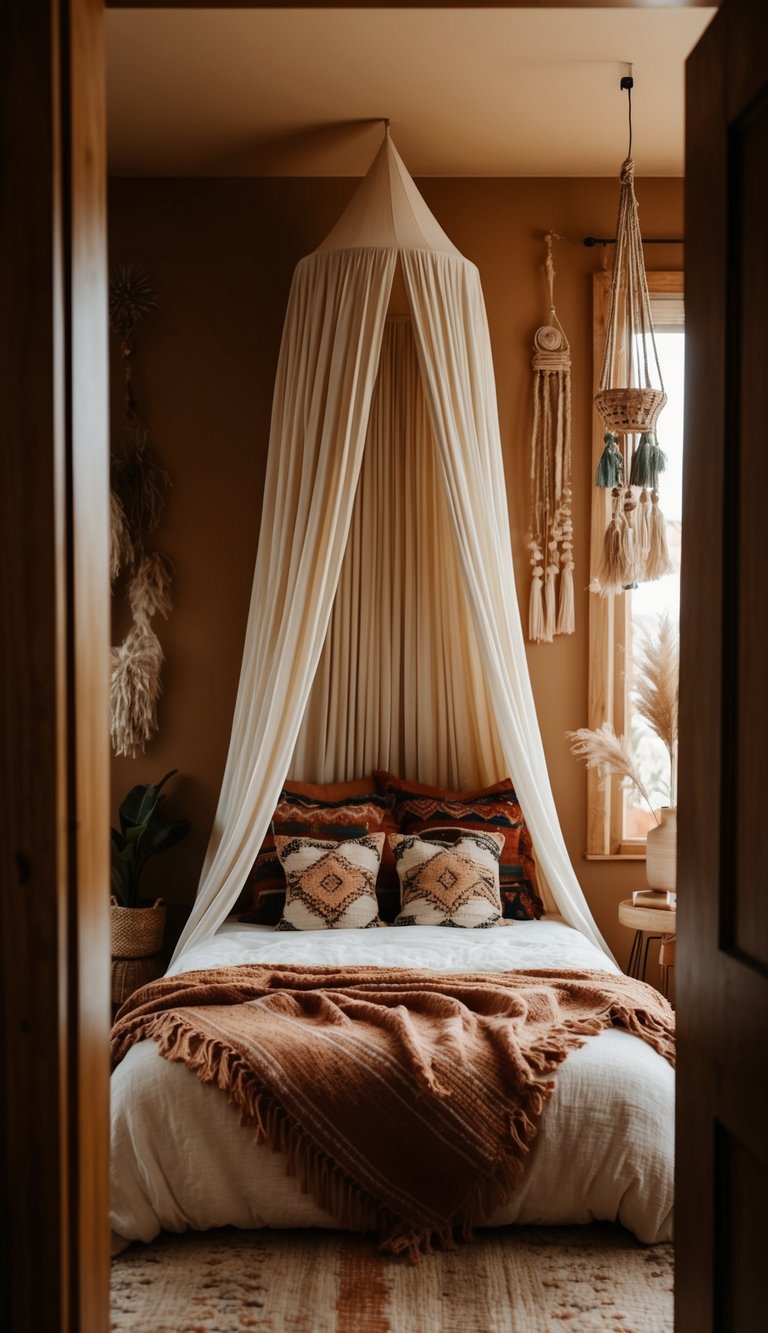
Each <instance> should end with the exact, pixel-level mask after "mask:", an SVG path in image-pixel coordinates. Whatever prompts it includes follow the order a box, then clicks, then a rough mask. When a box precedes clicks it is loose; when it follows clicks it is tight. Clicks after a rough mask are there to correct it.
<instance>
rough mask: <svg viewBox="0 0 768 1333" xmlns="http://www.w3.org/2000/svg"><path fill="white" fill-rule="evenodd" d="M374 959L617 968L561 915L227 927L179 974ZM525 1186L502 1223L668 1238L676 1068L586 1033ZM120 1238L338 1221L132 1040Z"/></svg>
mask: <svg viewBox="0 0 768 1333" xmlns="http://www.w3.org/2000/svg"><path fill="white" fill-rule="evenodd" d="M253 962H272V963H282V962H292V963H307V964H310V963H311V964H326V963H327V964H350V965H355V964H371V965H373V966H380V967H381V966H386V967H414V968H428V969H434V970H437V971H444V972H480V971H506V970H509V969H513V968H522V969H528V968H538V967H558V968H560V967H562V968H566V969H567V968H601V969H603V970H605V971H611V972H617V971H618V970H619V969H618V968H616V967H615V966H614V964H613V963H611V962H610V961H609V960H608V959H607V958H606V957H605V955H604V954H602V953H600V951H599V950H598V949H597V948H596V947H595V946H594V945H593V944H591V943H590V941H589V940H587V939H586V938H585V937H584V936H583V935H581V934H579V933H578V932H577V931H575V930H573V929H572V928H571V927H570V926H566V925H564V924H563V923H562V922H559V921H551V920H549V921H546V920H545V921H530V922H519V923H517V922H516V923H515V924H514V925H512V926H510V927H508V928H504V929H495V930H446V929H445V928H444V927H440V926H413V927H408V928H407V929H405V928H402V929H394V928H393V929H388V930H338V931H312V932H306V933H296V934H294V933H285V934H284V933H282V932H276V931H275V930H273V929H272V928H271V927H262V926H242V925H237V924H229V923H227V924H226V925H224V926H223V927H222V929H221V930H220V931H219V933H218V934H217V935H216V937H215V938H214V939H213V940H210V941H208V942H207V943H206V944H201V945H198V946H196V947H195V948H193V949H191V950H190V951H189V952H188V953H187V954H185V955H184V957H183V958H182V959H181V960H179V962H177V964H176V966H175V967H172V968H171V969H170V972H171V973H178V972H187V971H194V970H197V969H199V968H204V967H217V966H232V965H234V964H237V963H253ZM553 1077H554V1081H555V1092H554V1095H553V1096H552V1098H551V1099H550V1101H549V1103H548V1105H547V1107H546V1109H545V1111H544V1115H543V1117H542V1121H541V1128H540V1132H539V1135H538V1138H537V1140H536V1142H535V1144H534V1147H533V1151H532V1153H531V1158H530V1162H529V1165H528V1168H527V1171H526V1174H525V1178H524V1180H523V1183H522V1186H521V1187H520V1189H519V1190H518V1191H517V1192H516V1193H515V1196H514V1198H513V1199H512V1200H511V1201H510V1203H508V1204H507V1205H506V1206H505V1207H504V1208H502V1209H500V1210H499V1212H498V1213H497V1214H496V1215H495V1217H494V1224H495V1225H502V1224H505V1223H508V1222H520V1223H523V1222H525V1223H549V1224H555V1223H569V1222H589V1221H592V1220H596V1219H597V1220H610V1221H614V1220H618V1221H620V1222H622V1223H623V1224H624V1226H626V1227H628V1228H629V1230H630V1231H632V1232H634V1234H635V1235H636V1236H637V1237H638V1239H639V1240H642V1241H646V1242H650V1243H653V1242H656V1241H662V1240H669V1239H670V1238H671V1235H672V1202H673V1126H674V1073H673V1070H672V1069H671V1067H670V1066H669V1065H668V1064H667V1062H666V1060H664V1059H663V1058H662V1057H661V1056H660V1055H658V1054H657V1053H656V1052H655V1051H653V1050H652V1049H651V1047H650V1046H648V1045H646V1043H645V1042H643V1041H642V1040H640V1038H638V1037H633V1036H630V1035H629V1034H627V1033H624V1032H617V1031H615V1030H613V1031H609V1032H604V1033H602V1034H601V1035H600V1036H599V1037H590V1038H588V1040H587V1041H586V1042H585V1044H584V1046H583V1047H581V1049H579V1050H577V1051H574V1052H572V1053H571V1054H570V1055H569V1056H568V1057H567V1059H566V1060H565V1062H564V1063H563V1065H561V1067H560V1069H559V1070H558V1071H557V1073H556V1074H555V1075H554V1076H553ZM111 1215H112V1229H113V1245H114V1248H115V1249H119V1248H121V1247H122V1246H123V1245H124V1244H125V1243H126V1242H127V1241H130V1240H143V1241H149V1240H152V1239H153V1237H154V1236H156V1235H157V1234H158V1232H159V1231H160V1230H162V1229H165V1230H168V1231H184V1230H185V1229H186V1228H187V1227H192V1228H194V1229H198V1230H202V1229H206V1228H208V1227H218V1226H236V1227H245V1228H249V1227H265V1226H270V1227H297V1226H302V1227H303V1226H322V1227H335V1226H337V1225H338V1223H337V1222H336V1221H335V1220H334V1218H333V1217H332V1216H331V1215H330V1214H329V1213H326V1212H325V1211H324V1210H323V1209H321V1208H319V1207H318V1205H317V1204H316V1203H314V1201H313V1200H312V1198H311V1197H310V1196H309V1195H307V1194H302V1192H301V1187H300V1185H299V1183H298V1181H297V1180H296V1178H295V1177H291V1176H288V1175H286V1173H285V1160H284V1158H283V1157H282V1156H281V1155H280V1154H278V1153H272V1152H271V1151H270V1150H269V1149H268V1148H267V1147H265V1146H263V1145H258V1144H256V1143H255V1142H254V1132H253V1130H252V1129H250V1128H249V1127H244V1126H242V1125H241V1124H240V1119H239V1113H238V1112H237V1111H236V1110H235V1109H234V1108H233V1107H232V1106H231V1105H230V1104H229V1103H228V1102H227V1101H226V1099H225V1098H224V1097H223V1096H222V1094H221V1093H220V1092H219V1091H218V1089H216V1088H212V1087H206V1086H204V1085H203V1084H202V1083H201V1082H200V1081H199V1079H198V1078H197V1076H196V1075H195V1074H193V1073H191V1071H190V1070H188V1069H187V1068H186V1066H185V1065H182V1064H172V1063H171V1062H170V1061H168V1060H164V1059H163V1058H162V1056H160V1055H159V1054H158V1051H157V1047H156V1046H155V1044H154V1043H153V1042H151V1041H144V1042H141V1043H139V1044H138V1045H136V1046H134V1047H133V1048H132V1049H131V1050H130V1051H129V1053H128V1055H127V1056H126V1058H125V1059H124V1060H123V1062H122V1064H120V1065H119V1066H118V1067H117V1069H116V1070H115V1072H114V1074H113V1076H112V1202H111Z"/></svg>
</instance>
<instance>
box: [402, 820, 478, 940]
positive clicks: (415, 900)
mask: <svg viewBox="0 0 768 1333" xmlns="http://www.w3.org/2000/svg"><path fill="white" fill-rule="evenodd" d="M389 840H390V842H391V844H392V848H393V851H394V854H395V865H396V867H397V873H398V875H399V876H400V892H401V896H402V907H401V909H400V913H399V915H398V917H397V918H396V920H395V925H396V926H463V927H465V928H478V927H488V926H495V925H498V923H499V922H500V921H501V896H500V892H499V856H500V854H501V850H502V847H503V846H504V839H503V837H502V836H501V834H498V833H465V834H462V836H461V837H460V838H458V839H457V841H456V842H440V841H430V842H427V841H426V840H425V839H423V838H417V837H415V836H409V835H408V834H390V835H389Z"/></svg>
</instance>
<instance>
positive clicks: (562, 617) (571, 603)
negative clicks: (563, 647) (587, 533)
mask: <svg viewBox="0 0 768 1333" xmlns="http://www.w3.org/2000/svg"><path fill="white" fill-rule="evenodd" d="M560 531H561V542H562V552H561V555H560V561H561V564H562V569H561V572H560V599H559V605H558V609H557V625H556V626H555V633H556V634H573V633H574V631H575V629H576V603H575V598H574V592H573V566H574V562H573V522H572V519H571V491H570V488H565V489H564V490H563V509H562V523H561V528H560Z"/></svg>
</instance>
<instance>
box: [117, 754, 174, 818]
mask: <svg viewBox="0 0 768 1333" xmlns="http://www.w3.org/2000/svg"><path fill="white" fill-rule="evenodd" d="M178 771H179V770H178V769H177V768H172V769H171V770H170V772H169V773H166V775H165V777H164V778H161V779H160V781H159V782H149V783H146V784H143V785H142V784H140V785H139V786H137V787H131V790H130V791H129V792H128V795H127V796H125V797H124V798H123V800H122V802H121V803H120V811H119V814H120V827H121V828H122V830H123V833H126V832H127V830H128V829H129V828H131V827H135V826H141V825H143V824H146V822H147V820H148V819H151V818H152V815H153V814H154V812H155V809H156V807H157V804H158V801H159V800H160V799H161V797H160V790H161V788H162V787H164V786H165V784H166V782H167V781H168V779H169V778H172V777H174V776H175V775H176V774H177V773H178Z"/></svg>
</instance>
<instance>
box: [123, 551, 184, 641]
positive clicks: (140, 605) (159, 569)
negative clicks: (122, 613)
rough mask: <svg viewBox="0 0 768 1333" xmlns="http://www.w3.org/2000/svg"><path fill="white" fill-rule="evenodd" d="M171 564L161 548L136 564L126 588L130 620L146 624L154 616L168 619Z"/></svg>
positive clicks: (171, 576)
mask: <svg viewBox="0 0 768 1333" xmlns="http://www.w3.org/2000/svg"><path fill="white" fill-rule="evenodd" d="M172 581H173V565H172V563H171V561H170V559H169V557H168V556H167V555H163V553H162V551H152V553H151V554H150V555H145V556H144V557H143V558H142V560H141V561H140V563H139V567H138V569H137V570H136V573H135V574H134V576H133V578H132V579H131V584H130V587H129V589H128V601H129V602H130V606H131V611H132V612H133V619H134V622H135V624H136V625H139V626H147V627H148V625H149V622H150V620H151V619H152V617H153V616H155V615H161V616H162V617H163V620H167V619H168V616H169V615H170V612H171V606H172V602H171V583H172Z"/></svg>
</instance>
